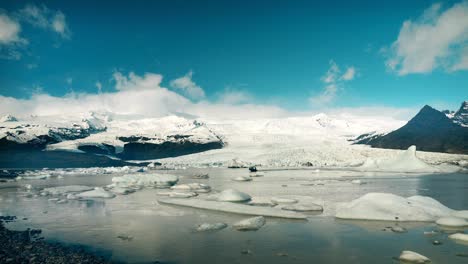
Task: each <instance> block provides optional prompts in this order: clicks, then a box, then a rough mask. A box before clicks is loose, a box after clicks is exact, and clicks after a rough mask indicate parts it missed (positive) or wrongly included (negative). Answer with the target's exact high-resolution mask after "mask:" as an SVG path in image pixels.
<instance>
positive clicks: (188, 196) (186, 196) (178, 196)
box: [169, 192, 198, 198]
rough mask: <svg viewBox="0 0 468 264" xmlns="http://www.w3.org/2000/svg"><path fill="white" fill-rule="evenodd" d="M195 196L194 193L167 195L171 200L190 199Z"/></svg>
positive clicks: (172, 193)
mask: <svg viewBox="0 0 468 264" xmlns="http://www.w3.org/2000/svg"><path fill="white" fill-rule="evenodd" d="M197 195H198V194H197V193H194V192H171V193H169V197H171V198H191V197H194V196H197Z"/></svg>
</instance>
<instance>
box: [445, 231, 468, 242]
mask: <svg viewBox="0 0 468 264" xmlns="http://www.w3.org/2000/svg"><path fill="white" fill-rule="evenodd" d="M448 237H449V238H450V239H453V240H455V241H458V242H463V244H467V243H468V234H464V233H456V234H452V235H449V236H448Z"/></svg>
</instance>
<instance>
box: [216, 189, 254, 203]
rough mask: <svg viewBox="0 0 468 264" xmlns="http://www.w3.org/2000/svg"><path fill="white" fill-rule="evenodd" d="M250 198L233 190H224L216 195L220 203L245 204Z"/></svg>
mask: <svg viewBox="0 0 468 264" xmlns="http://www.w3.org/2000/svg"><path fill="white" fill-rule="evenodd" d="M251 198H252V197H250V195H248V194H246V193H243V192H239V191H238V190H234V189H227V190H224V191H222V192H221V193H220V194H219V195H218V201H220V202H246V201H249V200H250V199H251Z"/></svg>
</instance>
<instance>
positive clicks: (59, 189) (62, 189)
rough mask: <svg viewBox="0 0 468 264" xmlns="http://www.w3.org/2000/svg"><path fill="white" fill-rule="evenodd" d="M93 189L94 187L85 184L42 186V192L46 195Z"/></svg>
mask: <svg viewBox="0 0 468 264" xmlns="http://www.w3.org/2000/svg"><path fill="white" fill-rule="evenodd" d="M91 190H94V187H90V186H85V185H68V186H58V187H50V188H44V189H43V190H42V192H44V193H46V194H48V195H54V196H55V195H66V194H69V193H80V192H85V191H91Z"/></svg>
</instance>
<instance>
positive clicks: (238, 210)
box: [158, 198, 307, 219]
mask: <svg viewBox="0 0 468 264" xmlns="http://www.w3.org/2000/svg"><path fill="white" fill-rule="evenodd" d="M158 202H159V203H161V204H169V205H178V206H186V207H192V208H198V209H205V210H213V211H219V212H225V213H233V214H242V215H261V216H269V217H278V218H289V219H306V218H307V217H306V216H305V215H303V214H301V213H297V212H293V211H285V210H281V209H279V208H272V207H259V206H250V205H246V204H240V203H227V202H217V201H207V200H201V199H188V200H187V199H171V198H165V199H159V200H158Z"/></svg>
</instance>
